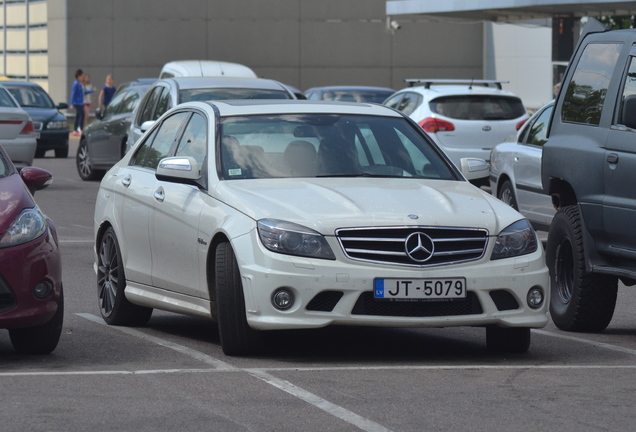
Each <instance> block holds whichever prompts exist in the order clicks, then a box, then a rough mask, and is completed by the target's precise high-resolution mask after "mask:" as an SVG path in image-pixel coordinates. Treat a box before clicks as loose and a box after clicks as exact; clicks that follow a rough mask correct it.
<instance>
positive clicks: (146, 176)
mask: <svg viewBox="0 0 636 432" xmlns="http://www.w3.org/2000/svg"><path fill="white" fill-rule="evenodd" d="M475 162H476V161H474V160H465V159H463V160H462V161H461V166H462V172H463V173H464V175H465V176H468V177H471V176H475V175H482V176H485V177H487V176H488V168H487V164H486V163H485V162H484V161H477V163H475ZM480 165H481V166H482V171H481V174H480V173H479V171H475V170H474V168H475V167H476V166H480ZM471 168H472V169H471ZM95 251H96V263H95V269H96V271H97V294H98V303H99V308H100V310H101V314H102V317H103V318H104V320H105V321H106V322H107V323H108V324H112V325H143V324H145V323H146V322H147V321H148V320H149V319H150V317H151V314H152V310H153V308H157V309H163V310H168V311H172V312H177V313H183V314H189V315H194V316H200V317H205V318H208V319H213V320H216V321H217V323H218V327H219V335H220V339H221V346H222V348H223V351H224V352H225V353H226V354H228V355H240V354H247V353H252V352H255V351H257V350H258V349H259V347H261V346H262V344H263V343H264V342H265V341H266V339H263V333H265V332H266V331H267V330H279V329H310V328H319V327H325V326H330V325H356V326H377V327H451V326H480V327H484V328H485V333H486V346H487V348H488V349H490V350H493V351H512V352H525V351H526V350H527V349H528V347H529V345H530V329H531V328H538V327H543V326H544V325H545V324H546V323H547V320H548V318H547V302H546V299H547V298H549V283H548V282H549V276H548V271H547V267H546V265H545V259H544V256H543V248H541V247H540V246H539V239H538V237H537V234H536V232H535V231H534V229H533V228H532V227H531V225H530V223H529V222H528V221H527V220H526V219H525V218H523V216H521V215H520V214H519V213H518V212H517V211H515V210H514V209H513V208H511V207H510V206H508V205H506V204H504V203H502V202H501V201H499V200H498V199H497V198H495V197H493V196H492V195H491V194H489V193H486V192H485V191H483V190H480V189H478V188H475V187H474V186H472V185H471V184H470V183H468V182H467V181H466V178H465V177H464V176H462V174H461V173H460V171H459V170H458V169H457V168H456V167H455V166H454V165H453V164H450V163H449V162H448V161H447V159H446V158H445V157H444V156H443V154H442V153H441V151H440V150H439V149H438V148H437V146H435V144H434V143H433V142H432V141H431V140H430V138H428V136H427V135H426V134H425V133H424V132H423V131H422V129H421V128H420V127H418V126H416V125H415V124H414V123H413V122H411V121H409V120H408V119H407V118H406V117H405V116H404V115H403V114H401V113H399V112H397V111H395V110H392V109H389V108H387V107H384V106H382V105H376V104H366V103H359V104H351V103H340V102H324V101H321V102H318V101H316V102H314V101H296V100H293V101H284V100H277V101H272V100H258V101H256V100H239V101H237V100H229V101H207V102H189V103H183V104H180V105H178V106H176V107H174V108H172V109H171V110H169V111H168V112H166V113H165V114H164V115H163V116H162V117H161V118H159V119H158V120H157V121H156V122H155V123H154V125H153V126H152V127H151V128H150V129H149V130H148V131H147V132H146V134H145V135H144V136H143V137H142V138H141V139H140V140H139V141H138V142H137V143H136V145H135V147H134V148H133V149H132V151H130V152H128V153H127V154H126V156H124V158H123V159H122V160H121V161H119V162H118V163H117V164H115V166H114V167H113V168H112V169H111V170H110V171H109V172H108V173H106V175H105V176H104V178H103V179H102V182H101V185H100V191H99V192H98V194H97V201H96V206H95ZM273 336H276V333H274V334H273Z"/></svg>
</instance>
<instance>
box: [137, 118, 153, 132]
mask: <svg viewBox="0 0 636 432" xmlns="http://www.w3.org/2000/svg"><path fill="white" fill-rule="evenodd" d="M154 124H155V121H154V120H148V121H145V122H143V123H142V124H141V126H139V129H141V131H142V132H146V131H147V130H148V129H150V128H151V127H152V125H154Z"/></svg>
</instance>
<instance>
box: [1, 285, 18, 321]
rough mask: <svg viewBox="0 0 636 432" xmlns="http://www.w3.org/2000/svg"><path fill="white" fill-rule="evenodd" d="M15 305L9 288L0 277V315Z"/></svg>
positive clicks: (15, 302) (13, 296) (15, 301)
mask: <svg viewBox="0 0 636 432" xmlns="http://www.w3.org/2000/svg"><path fill="white" fill-rule="evenodd" d="M16 304H17V300H16V298H15V295H14V294H13V291H12V290H11V288H9V285H8V284H7V282H6V281H5V280H4V278H3V277H2V276H0V313H2V312H6V311H8V310H11V309H13V308H14V307H15V306H16Z"/></svg>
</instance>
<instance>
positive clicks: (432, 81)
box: [404, 78, 510, 90]
mask: <svg viewBox="0 0 636 432" xmlns="http://www.w3.org/2000/svg"><path fill="white" fill-rule="evenodd" d="M404 81H405V82H407V83H408V84H409V87H413V86H414V85H415V84H418V83H422V84H424V87H425V88H427V89H428V88H431V85H432V84H440V85H450V84H469V85H470V87H472V86H473V84H475V85H481V86H484V87H490V86H495V87H497V88H498V89H499V90H501V89H502V88H501V84H508V83H509V82H510V81H499V80H482V79H424V78H414V79H405V80H404Z"/></svg>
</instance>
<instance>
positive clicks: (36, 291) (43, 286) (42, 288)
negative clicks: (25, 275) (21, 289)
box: [33, 280, 53, 299]
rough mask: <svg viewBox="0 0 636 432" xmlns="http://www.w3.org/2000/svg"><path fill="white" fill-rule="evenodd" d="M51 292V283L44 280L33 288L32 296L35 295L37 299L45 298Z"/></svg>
mask: <svg viewBox="0 0 636 432" xmlns="http://www.w3.org/2000/svg"><path fill="white" fill-rule="evenodd" d="M51 291H53V285H52V284H51V282H49V281H47V280H44V281H41V282H38V283H37V284H36V285H35V288H33V295H35V296H36V297H37V298H39V299H43V298H47V297H48V296H49V294H51Z"/></svg>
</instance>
